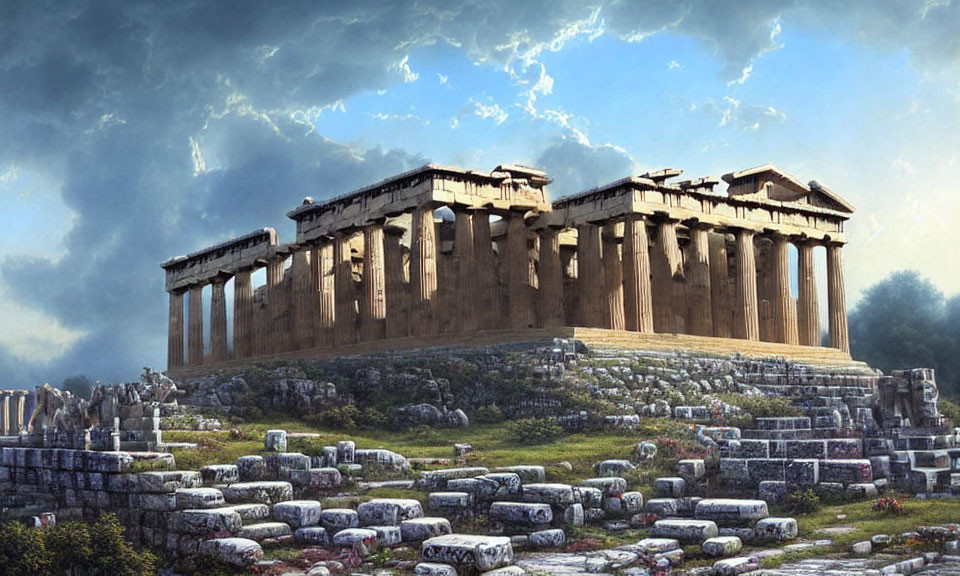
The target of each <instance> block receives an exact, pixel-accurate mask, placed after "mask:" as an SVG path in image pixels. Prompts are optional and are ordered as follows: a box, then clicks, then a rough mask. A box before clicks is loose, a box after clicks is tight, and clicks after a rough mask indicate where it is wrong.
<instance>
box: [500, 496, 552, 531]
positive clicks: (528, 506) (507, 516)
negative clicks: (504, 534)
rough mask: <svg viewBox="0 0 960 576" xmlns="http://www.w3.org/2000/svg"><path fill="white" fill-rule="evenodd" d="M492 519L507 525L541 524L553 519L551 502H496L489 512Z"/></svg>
mask: <svg viewBox="0 0 960 576" xmlns="http://www.w3.org/2000/svg"><path fill="white" fill-rule="evenodd" d="M488 515H489V518H490V520H492V521H494V522H500V523H502V524H506V525H508V526H509V525H515V524H521V525H541V524H549V523H550V522H552V521H553V510H552V509H551V507H550V505H549V504H542V503H529V502H494V503H493V504H491V505H490V511H489V513H488Z"/></svg>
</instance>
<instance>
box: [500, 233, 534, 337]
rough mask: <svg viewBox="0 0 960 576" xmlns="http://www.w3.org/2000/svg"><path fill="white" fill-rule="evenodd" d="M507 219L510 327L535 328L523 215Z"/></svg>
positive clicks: (528, 254) (528, 255)
mask: <svg viewBox="0 0 960 576" xmlns="http://www.w3.org/2000/svg"><path fill="white" fill-rule="evenodd" d="M506 218H507V258H506V263H507V277H508V293H509V302H510V327H511V328H513V329H514V330H518V329H523V328H530V327H532V326H533V323H534V318H533V307H532V305H531V304H532V302H531V298H530V296H531V293H530V292H531V288H530V253H529V251H528V250H527V227H526V226H525V225H524V223H523V214H510V215H509V216H507V217H506Z"/></svg>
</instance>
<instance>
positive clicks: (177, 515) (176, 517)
mask: <svg viewBox="0 0 960 576" xmlns="http://www.w3.org/2000/svg"><path fill="white" fill-rule="evenodd" d="M168 523H169V528H170V531H171V532H178V533H180V534H195V535H198V536H206V535H208V534H211V533H213V532H229V533H231V534H235V533H236V532H237V531H239V530H240V527H241V526H242V525H243V521H242V520H241V519H240V514H238V513H236V512H234V511H233V510H230V509H225V508H213V509H209V510H181V511H179V512H174V513H173V514H171V515H170V517H169V520H168Z"/></svg>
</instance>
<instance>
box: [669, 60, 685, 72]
mask: <svg viewBox="0 0 960 576" xmlns="http://www.w3.org/2000/svg"><path fill="white" fill-rule="evenodd" d="M677 68H683V64H681V63H679V62H677V61H676V60H671V61H670V62H668V63H667V70H676V69H677Z"/></svg>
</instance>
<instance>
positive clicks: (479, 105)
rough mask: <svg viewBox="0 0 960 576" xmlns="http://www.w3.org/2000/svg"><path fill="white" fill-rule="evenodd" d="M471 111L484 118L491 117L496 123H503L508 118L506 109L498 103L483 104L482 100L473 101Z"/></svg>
mask: <svg viewBox="0 0 960 576" xmlns="http://www.w3.org/2000/svg"><path fill="white" fill-rule="evenodd" d="M473 113H474V114H475V115H476V116H479V117H481V118H483V119H484V120H486V119H488V118H489V119H493V120H494V121H495V122H496V123H497V125H500V124H503V123H504V122H506V121H507V118H509V115H508V114H507V111H506V110H504V109H503V108H501V107H500V105H499V104H496V103H494V104H484V103H483V102H474V103H473Z"/></svg>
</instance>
